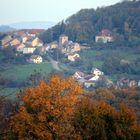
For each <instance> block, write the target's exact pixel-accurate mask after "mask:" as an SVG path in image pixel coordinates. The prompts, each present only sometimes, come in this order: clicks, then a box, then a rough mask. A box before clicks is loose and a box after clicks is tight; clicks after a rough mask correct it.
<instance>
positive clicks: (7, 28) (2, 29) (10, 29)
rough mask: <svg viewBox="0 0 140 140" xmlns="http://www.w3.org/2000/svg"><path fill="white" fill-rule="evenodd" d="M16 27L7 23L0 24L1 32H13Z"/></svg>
mask: <svg viewBox="0 0 140 140" xmlns="http://www.w3.org/2000/svg"><path fill="white" fill-rule="evenodd" d="M14 30H15V29H14V28H12V27H10V26H6V25H1V26H0V32H1V33H6V32H12V31H14Z"/></svg>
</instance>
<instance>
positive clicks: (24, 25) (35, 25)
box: [9, 21, 55, 29]
mask: <svg viewBox="0 0 140 140" xmlns="http://www.w3.org/2000/svg"><path fill="white" fill-rule="evenodd" d="M53 25H55V23H54V22H50V21H42V22H40V21H39V22H38V21H35V22H18V23H13V24H10V25H9V26H10V27H13V28H16V29H48V28H50V27H52V26H53Z"/></svg>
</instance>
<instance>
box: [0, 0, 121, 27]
mask: <svg viewBox="0 0 140 140" xmlns="http://www.w3.org/2000/svg"><path fill="white" fill-rule="evenodd" d="M117 2H120V0H0V25H5V24H11V23H16V22H27V21H53V22H56V23H57V22H59V21H62V20H65V19H66V18H68V17H69V16H71V15H72V14H75V13H76V12H78V11H79V10H80V9H84V8H94V9H96V8H97V7H101V6H108V5H112V4H115V3H117Z"/></svg>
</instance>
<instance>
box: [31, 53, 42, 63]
mask: <svg viewBox="0 0 140 140" xmlns="http://www.w3.org/2000/svg"><path fill="white" fill-rule="evenodd" d="M29 62H31V63H36V64H39V63H42V62H43V58H42V57H41V56H39V55H32V56H31V57H30V60H29Z"/></svg>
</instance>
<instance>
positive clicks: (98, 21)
mask: <svg viewBox="0 0 140 140" xmlns="http://www.w3.org/2000/svg"><path fill="white" fill-rule="evenodd" d="M139 13H140V1H139V0H138V1H136V0H133V1H124V2H121V3H118V4H116V5H112V6H108V7H100V8H97V9H96V10H95V9H82V10H80V11H79V12H77V13H76V14H74V15H72V16H71V17H69V18H68V19H66V20H65V21H62V22H60V23H58V24H57V25H55V26H54V27H52V28H50V29H48V30H47V31H45V32H44V33H43V34H42V35H40V38H41V39H42V40H43V41H44V42H45V43H46V42H47V43H48V42H51V41H53V40H57V39H58V37H59V36H60V35H61V34H63V33H64V34H66V35H68V36H69V38H70V39H71V40H73V41H77V42H80V43H88V44H92V43H94V40H95V36H96V35H97V34H98V33H99V32H100V31H101V30H102V29H109V30H111V31H112V32H113V34H114V35H115V36H116V38H117V39H119V40H120V39H121V40H122V41H124V40H127V41H136V42H137V41H139V40H140V14H139Z"/></svg>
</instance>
